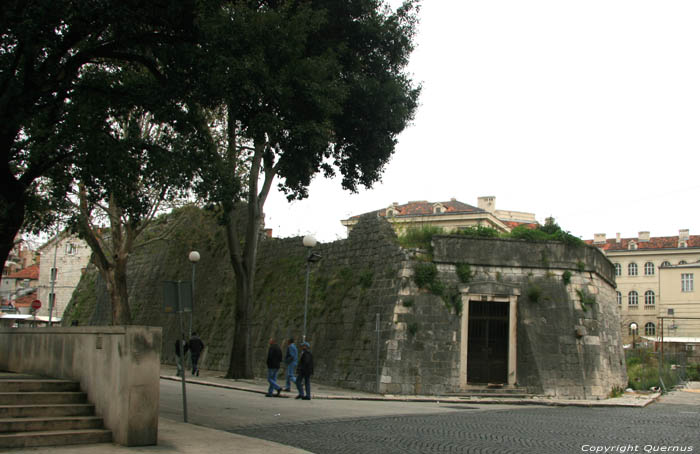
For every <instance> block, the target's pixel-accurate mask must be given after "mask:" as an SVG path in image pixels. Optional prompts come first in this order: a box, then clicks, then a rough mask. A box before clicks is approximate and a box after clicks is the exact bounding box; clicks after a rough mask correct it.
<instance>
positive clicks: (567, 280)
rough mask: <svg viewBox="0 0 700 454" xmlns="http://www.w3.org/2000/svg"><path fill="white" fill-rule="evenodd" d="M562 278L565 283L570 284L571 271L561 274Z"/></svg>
mask: <svg viewBox="0 0 700 454" xmlns="http://www.w3.org/2000/svg"><path fill="white" fill-rule="evenodd" d="M561 280H562V281H564V285H569V284H570V283H571V271H568V270H567V271H564V273H563V274H562V275H561Z"/></svg>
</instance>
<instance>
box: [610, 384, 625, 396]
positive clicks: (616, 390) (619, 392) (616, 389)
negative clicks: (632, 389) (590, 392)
mask: <svg viewBox="0 0 700 454" xmlns="http://www.w3.org/2000/svg"><path fill="white" fill-rule="evenodd" d="M624 394H625V390H624V389H623V388H621V387H619V386H614V387H613V389H611V390H610V393H609V394H608V398H610V399H614V398H616V397H622V396H623V395H624Z"/></svg>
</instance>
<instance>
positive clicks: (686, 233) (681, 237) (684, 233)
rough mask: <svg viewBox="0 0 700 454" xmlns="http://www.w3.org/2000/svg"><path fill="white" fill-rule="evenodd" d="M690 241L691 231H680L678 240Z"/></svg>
mask: <svg viewBox="0 0 700 454" xmlns="http://www.w3.org/2000/svg"><path fill="white" fill-rule="evenodd" d="M689 239H690V230H689V229H680V230H679V231H678V240H679V241H688V240H689Z"/></svg>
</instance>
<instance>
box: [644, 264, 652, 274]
mask: <svg viewBox="0 0 700 454" xmlns="http://www.w3.org/2000/svg"><path fill="white" fill-rule="evenodd" d="M644 275H645V276H653V275H654V264H653V263H651V262H647V263H645V264H644Z"/></svg>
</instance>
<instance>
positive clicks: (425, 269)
mask: <svg viewBox="0 0 700 454" xmlns="http://www.w3.org/2000/svg"><path fill="white" fill-rule="evenodd" d="M437 274H438V271H437V266H436V265H435V264H434V263H432V262H419V263H416V264H414V265H413V281H414V282H415V283H416V285H417V286H418V288H429V287H430V286H431V285H433V284H434V283H435V281H436V279H437Z"/></svg>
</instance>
